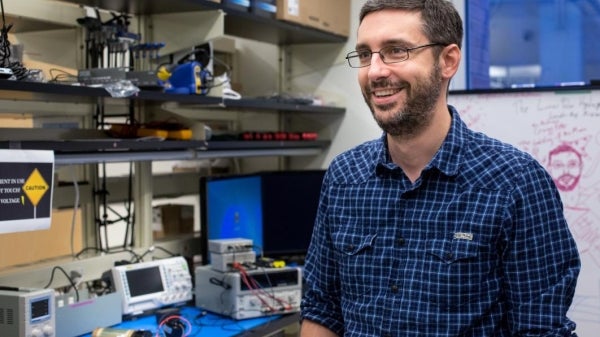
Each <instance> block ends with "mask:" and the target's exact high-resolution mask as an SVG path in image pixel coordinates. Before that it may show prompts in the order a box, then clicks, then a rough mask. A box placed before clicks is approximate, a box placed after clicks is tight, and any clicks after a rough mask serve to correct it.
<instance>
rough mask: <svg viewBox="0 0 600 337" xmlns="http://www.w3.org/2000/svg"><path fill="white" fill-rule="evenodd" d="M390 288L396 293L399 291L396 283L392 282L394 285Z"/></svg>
mask: <svg viewBox="0 0 600 337" xmlns="http://www.w3.org/2000/svg"><path fill="white" fill-rule="evenodd" d="M390 289H391V290H392V293H394V294H396V293H398V286H397V285H395V284H392V286H391V287H390Z"/></svg>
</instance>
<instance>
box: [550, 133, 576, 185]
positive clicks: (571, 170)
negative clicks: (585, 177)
mask: <svg viewBox="0 0 600 337" xmlns="http://www.w3.org/2000/svg"><path fill="white" fill-rule="evenodd" d="M548 157H549V161H548V170H549V171H550V175H551V176H552V179H553V180H554V183H555V184H556V187H557V188H558V189H559V190H561V191H563V192H571V191H573V190H574V189H575V187H577V184H578V183H579V179H580V178H581V171H582V167H583V162H582V159H581V154H580V153H579V152H578V151H577V150H575V149H574V148H573V147H572V146H570V145H568V144H561V145H559V146H558V147H556V148H554V149H553V150H552V151H550V154H549V155H548Z"/></svg>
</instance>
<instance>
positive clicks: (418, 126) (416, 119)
mask: <svg viewBox="0 0 600 337" xmlns="http://www.w3.org/2000/svg"><path fill="white" fill-rule="evenodd" d="M385 87H405V89H403V90H406V103H405V104H404V106H403V107H402V106H400V107H398V106H397V103H391V104H387V105H378V106H377V109H378V110H381V111H390V110H392V109H397V111H396V113H395V114H393V115H391V116H389V117H388V118H387V119H384V118H382V117H378V116H377V114H376V113H375V107H374V106H373V104H372V103H371V101H370V99H369V97H370V96H371V90H370V89H369V88H367V89H365V91H363V97H364V99H365V101H366V103H367V105H368V106H369V108H370V109H371V113H372V114H373V117H374V118H375V121H376V122H377V124H378V125H379V127H380V128H381V129H382V130H383V131H385V132H386V133H387V134H389V135H391V136H401V137H411V136H415V135H417V134H419V133H420V132H422V131H423V130H424V129H425V128H427V126H429V124H430V123H431V120H432V116H433V109H434V107H435V105H436V103H437V99H438V98H439V96H440V94H441V92H442V78H441V76H440V67H439V64H438V63H437V62H436V64H435V65H434V66H433V69H432V72H431V74H430V75H429V77H428V78H427V79H426V80H425V81H424V82H423V83H421V84H419V85H418V86H413V87H407V86H405V85H401V84H398V83H396V84H395V83H389V82H388V81H382V82H378V83H372V84H371V86H370V88H385Z"/></svg>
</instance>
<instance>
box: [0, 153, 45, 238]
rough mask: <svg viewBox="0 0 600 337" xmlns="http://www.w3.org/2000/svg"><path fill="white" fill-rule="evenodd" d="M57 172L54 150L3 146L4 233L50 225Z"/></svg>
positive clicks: (0, 213)
mask: <svg viewBox="0 0 600 337" xmlns="http://www.w3.org/2000/svg"><path fill="white" fill-rule="evenodd" d="M53 176H54V154H53V153H52V152H51V151H35V150H31V151H26V150H0V233H9V232H18V231H28V230H36V229H45V228H49V227H50V217H51V214H52V178H53Z"/></svg>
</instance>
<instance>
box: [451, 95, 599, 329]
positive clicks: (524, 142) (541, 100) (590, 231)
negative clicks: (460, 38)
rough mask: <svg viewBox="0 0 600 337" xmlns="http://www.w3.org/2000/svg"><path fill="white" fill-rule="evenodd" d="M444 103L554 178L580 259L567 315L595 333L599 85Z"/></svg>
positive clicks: (461, 97) (468, 97)
mask: <svg viewBox="0 0 600 337" xmlns="http://www.w3.org/2000/svg"><path fill="white" fill-rule="evenodd" d="M449 103H450V104H451V105H453V106H455V107H456V108H457V110H458V112H459V113H460V115H461V118H462V119H463V120H464V121H465V123H467V125H468V126H469V127H471V128H472V129H473V130H477V131H483V132H484V133H486V134H488V135H489V136H492V137H494V138H497V139H500V140H502V141H505V142H507V143H510V144H513V145H515V146H516V147H518V148H520V149H522V150H524V151H527V152H529V153H530V154H532V155H533V156H534V157H535V158H536V159H537V160H538V161H539V162H540V163H541V164H542V165H543V166H544V167H546V169H547V170H548V171H549V172H550V173H551V175H552V176H553V178H554V179H555V182H557V186H558V187H559V190H560V193H561V197H562V199H563V204H564V206H565V215H566V218H567V220H568V222H569V227H570V229H571V232H572V233H573V235H574V237H575V240H576V241H577V246H578V249H579V252H580V254H581V262H582V269H581V274H580V276H579V279H578V283H577V289H576V293H575V299H574V301H573V305H572V306H571V310H570V311H569V315H568V316H569V317H570V318H571V319H572V320H574V321H575V322H576V323H577V333H578V335H579V336H580V337H586V336H598V331H600V167H599V166H600V90H592V89H587V88H584V89H583V90H581V88H580V89H578V90H575V89H572V88H569V89H564V90H561V89H557V90H556V91H527V92H506V91H504V92H492V93H462V92H461V93H451V94H450V97H449ZM561 155H562V157H561ZM559 177H561V178H560V179H559Z"/></svg>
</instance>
